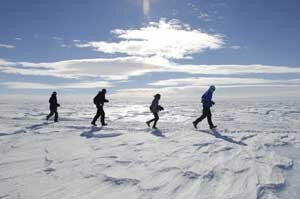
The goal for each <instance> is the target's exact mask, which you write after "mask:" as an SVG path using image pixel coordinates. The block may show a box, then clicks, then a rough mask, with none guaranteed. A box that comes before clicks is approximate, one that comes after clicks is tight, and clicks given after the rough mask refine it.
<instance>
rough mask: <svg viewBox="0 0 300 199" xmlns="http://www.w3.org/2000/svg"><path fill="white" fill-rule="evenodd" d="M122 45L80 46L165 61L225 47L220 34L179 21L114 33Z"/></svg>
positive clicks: (161, 22)
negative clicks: (192, 27)
mask: <svg viewBox="0 0 300 199" xmlns="http://www.w3.org/2000/svg"><path fill="white" fill-rule="evenodd" d="M112 33H113V34H115V35H116V36H117V37H118V38H119V39H121V41H120V42H112V43H109V42H105V41H91V42H88V43H84V44H77V45H76V46H77V47H81V48H84V47H90V48H93V49H95V50H96V51H99V52H104V53H110V54H114V53H124V54H127V55H131V56H142V57H150V56H160V57H165V58H174V59H182V58H189V57H190V56H191V55H192V54H195V53H201V52H203V51H205V50H208V49H220V48H222V47H223V45H224V41H223V39H222V37H221V36H220V35H218V34H208V33H205V32H202V31H201V30H198V29H191V27H190V26H189V25H188V24H183V23H181V22H180V21H178V20H174V19H173V20H170V21H166V20H165V19H161V20H160V21H159V22H150V23H149V24H148V25H147V26H145V27H142V28H140V29H132V30H121V29H116V30H113V31H112Z"/></svg>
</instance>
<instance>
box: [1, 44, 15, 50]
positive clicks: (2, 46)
mask: <svg viewBox="0 0 300 199" xmlns="http://www.w3.org/2000/svg"><path fill="white" fill-rule="evenodd" d="M0 48H8V49H12V48H15V46H14V45H9V44H0Z"/></svg>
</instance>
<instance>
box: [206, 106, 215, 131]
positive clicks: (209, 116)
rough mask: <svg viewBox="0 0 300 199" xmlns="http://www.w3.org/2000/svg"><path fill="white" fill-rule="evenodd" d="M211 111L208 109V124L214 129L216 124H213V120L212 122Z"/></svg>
mask: <svg viewBox="0 0 300 199" xmlns="http://www.w3.org/2000/svg"><path fill="white" fill-rule="evenodd" d="M211 117H212V116H211V111H210V109H208V111H207V122H208V125H209V126H210V127H212V126H214V124H213V122H212V120H211Z"/></svg>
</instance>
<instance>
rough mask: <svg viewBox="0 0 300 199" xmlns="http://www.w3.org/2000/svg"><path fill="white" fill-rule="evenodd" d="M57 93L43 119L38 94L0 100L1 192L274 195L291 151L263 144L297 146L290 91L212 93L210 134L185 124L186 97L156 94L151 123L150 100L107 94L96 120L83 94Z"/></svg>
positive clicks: (189, 105)
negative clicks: (265, 95) (149, 123)
mask: <svg viewBox="0 0 300 199" xmlns="http://www.w3.org/2000/svg"><path fill="white" fill-rule="evenodd" d="M108 97H109V96H108ZM58 100H59V102H60V103H61V105H62V107H61V108H60V109H59V114H60V122H59V123H53V122H52V121H45V117H46V114H48V104H47V101H48V97H44V98H40V99H36V100H33V99H26V100H22V98H19V99H13V98H4V97H3V98H1V99H0V121H1V129H0V198H1V199H16V198H22V199H40V198H49V199H50V198H51V199H61V198H64V199H70V198H78V199H83V198H85V199H92V198H95V199H96V198H97V199H98V198H101V199H108V198H128V199H135V198H140V199H142V198H143V199H144V198H145V199H150V198H153V199H156V198H157V199H161V198H171V199H177V198H184V199H194V198H200V199H262V198H266V199H271V198H278V193H279V192H280V191H284V190H285V189H284V188H285V184H286V180H288V179H286V178H285V176H287V175H284V172H285V171H284V170H288V169H293V160H292V159H289V158H288V157H284V156H282V155H279V153H277V152H276V150H273V148H274V147H275V148H276V146H282V145H293V146H294V147H296V148H299V147H300V137H299V127H300V122H299V120H300V102H299V100H297V99H295V100H293V99H278V100H272V99H269V100H258V99H256V100H253V99H248V100H245V99H244V100H238V99H235V100H217V99H216V100H215V101H216V102H217V104H216V106H215V107H214V108H213V120H214V122H215V124H217V125H218V126H219V127H218V129H217V131H216V132H215V134H212V132H211V131H209V130H208V128H207V122H206V121H203V122H202V123H200V124H199V130H194V129H193V127H192V125H191V122H192V121H193V120H194V119H195V118H196V117H198V116H199V115H200V114H201V106H200V104H199V102H196V101H190V102H182V101H172V100H169V101H167V100H166V101H163V100H162V101H161V104H162V105H163V106H164V108H165V109H166V111H164V112H162V113H161V114H160V116H161V120H160V121H159V123H158V127H159V130H152V129H149V128H147V127H146V125H145V121H146V120H148V119H151V118H152V115H151V114H150V113H149V110H148V107H149V103H150V102H151V100H152V99H148V100H145V101H144V102H142V101H140V102H138V103H134V102H131V103H129V102H128V101H122V100H119V101H117V100H114V99H111V102H110V103H109V104H108V105H107V106H106V113H107V122H108V124H109V126H107V127H104V128H100V127H91V126H90V121H91V119H92V117H93V116H94V114H95V108H94V106H93V104H92V99H91V98H90V97H86V98H84V97H80V98H78V99H74V98H73V99H70V100H67V99H64V100H60V96H58ZM294 186H295V185H294ZM298 186H299V187H300V185H298Z"/></svg>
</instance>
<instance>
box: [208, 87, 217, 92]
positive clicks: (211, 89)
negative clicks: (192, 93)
mask: <svg viewBox="0 0 300 199" xmlns="http://www.w3.org/2000/svg"><path fill="white" fill-rule="evenodd" d="M208 90H209V91H210V92H212V93H213V92H215V90H216V87H215V86H214V85H211V86H210V87H209V89H208Z"/></svg>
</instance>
